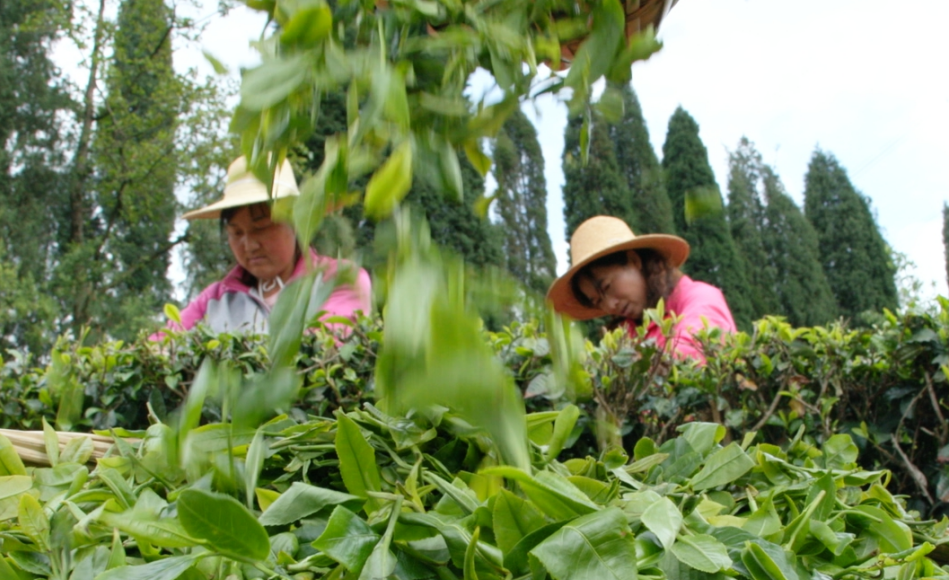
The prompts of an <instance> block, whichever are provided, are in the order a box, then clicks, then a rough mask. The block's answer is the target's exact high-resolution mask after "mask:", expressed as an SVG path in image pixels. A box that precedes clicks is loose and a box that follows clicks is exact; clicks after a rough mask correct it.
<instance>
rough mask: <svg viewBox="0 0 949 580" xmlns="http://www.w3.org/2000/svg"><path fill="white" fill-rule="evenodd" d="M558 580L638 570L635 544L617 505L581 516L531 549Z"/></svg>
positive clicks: (621, 577)
mask: <svg viewBox="0 0 949 580" xmlns="http://www.w3.org/2000/svg"><path fill="white" fill-rule="evenodd" d="M531 554H532V555H533V556H535V557H536V558H537V559H538V560H540V562H541V563H542V564H543V565H544V567H545V568H547V571H548V572H549V573H550V575H551V576H553V577H554V578H555V579H557V580H566V579H567V578H570V579H571V580H607V579H615V580H625V579H627V578H629V577H630V574H631V571H633V570H636V547H635V544H634V543H633V537H632V534H630V533H629V528H628V527H627V525H626V516H624V515H623V512H622V511H620V510H619V509H617V508H614V507H611V508H606V509H604V510H602V511H599V512H596V513H591V514H587V515H585V516H582V517H579V518H577V519H575V520H574V521H572V522H570V523H569V524H567V525H565V526H563V527H562V528H560V529H559V530H557V531H556V532H554V533H553V534H551V535H550V537H549V538H547V539H546V540H544V541H543V542H541V543H540V544H539V545H537V547H535V548H534V549H533V550H531Z"/></svg>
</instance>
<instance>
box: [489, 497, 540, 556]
mask: <svg viewBox="0 0 949 580" xmlns="http://www.w3.org/2000/svg"><path fill="white" fill-rule="evenodd" d="M492 519H493V521H492V523H493V530H494V536H495V538H496V539H497V545H498V547H499V548H501V551H502V552H505V553H507V552H510V551H511V549H512V548H513V547H514V546H515V545H516V544H517V543H518V542H520V541H521V540H522V539H524V537H525V536H527V535H528V534H530V533H531V532H533V531H535V530H537V529H539V528H541V527H543V526H544V524H545V523H546V522H545V521H544V514H543V513H541V511H540V510H538V509H537V508H536V507H534V505H533V504H531V503H530V502H528V501H526V500H524V499H523V498H520V497H518V496H516V495H514V494H513V493H511V492H509V491H507V490H506V489H502V490H501V491H500V493H498V495H497V497H496V498H495V500H494V510H493V511H492Z"/></svg>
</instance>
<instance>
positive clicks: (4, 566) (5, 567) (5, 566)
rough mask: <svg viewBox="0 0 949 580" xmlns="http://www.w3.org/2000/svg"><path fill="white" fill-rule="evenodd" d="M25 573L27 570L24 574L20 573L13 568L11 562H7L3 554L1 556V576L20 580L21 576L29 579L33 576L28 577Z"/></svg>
mask: <svg viewBox="0 0 949 580" xmlns="http://www.w3.org/2000/svg"><path fill="white" fill-rule="evenodd" d="M25 574H26V573H25V572H24V573H23V574H20V573H19V572H17V571H16V570H15V569H14V568H13V566H11V565H10V563H9V562H7V559H6V558H4V557H3V556H0V578H4V579H7V578H9V579H10V580H20V579H21V578H22V579H24V580H28V578H31V577H27V576H26V575H25Z"/></svg>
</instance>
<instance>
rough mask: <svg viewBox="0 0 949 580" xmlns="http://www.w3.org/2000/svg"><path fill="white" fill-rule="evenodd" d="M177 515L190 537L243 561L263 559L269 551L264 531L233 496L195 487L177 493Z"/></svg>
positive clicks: (268, 543) (268, 541)
mask: <svg viewBox="0 0 949 580" xmlns="http://www.w3.org/2000/svg"><path fill="white" fill-rule="evenodd" d="M177 505H178V518H179V519H180V520H181V525H182V526H183V527H184V529H185V531H186V532H188V534H190V535H191V536H193V537H195V538H198V539H200V540H205V541H206V542H207V543H208V547H209V548H211V549H212V550H214V551H216V552H218V553H220V554H222V555H225V556H227V557H229V558H234V559H235V560H240V561H243V562H247V561H255V560H265V559H266V558H267V556H268V555H269V554H270V540H269V538H268V537H267V532H266V530H264V527H263V526H262V525H260V523H259V522H258V521H257V518H255V517H254V516H253V515H252V514H251V513H250V512H248V511H247V509H246V508H245V507H244V506H243V505H241V504H240V503H239V502H238V501H237V500H235V499H234V498H232V497H230V496H227V495H222V494H219V493H211V492H207V491H202V490H199V489H186V490H184V491H183V492H181V494H180V495H179V496H178V502H177Z"/></svg>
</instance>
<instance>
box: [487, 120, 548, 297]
mask: <svg viewBox="0 0 949 580" xmlns="http://www.w3.org/2000/svg"><path fill="white" fill-rule="evenodd" d="M494 163H495V169H494V177H495V179H496V180H497V183H498V190H497V206H496V207H497V212H498V215H499V216H500V220H501V221H500V225H501V226H502V232H503V245H502V250H503V256H504V259H505V260H506V261H507V269H508V271H509V272H511V274H513V275H514V277H516V278H517V279H518V280H520V281H521V282H523V283H524V284H526V285H527V286H528V287H530V288H533V289H534V290H536V291H537V292H545V291H546V290H547V287H548V286H550V283H551V282H552V281H553V279H554V277H555V276H556V273H557V271H556V270H557V262H556V259H555V258H554V250H553V248H552V247H551V244H550V235H549V234H548V233H547V182H546V180H545V179H544V156H543V154H542V153H541V150H540V143H538V141H537V131H536V130H535V129H534V126H533V125H532V124H531V122H530V120H529V119H528V118H527V116H526V115H524V113H523V112H521V111H517V112H515V113H514V114H513V115H511V117H510V118H508V120H507V121H506V122H505V124H504V127H502V129H501V131H500V133H499V134H498V137H497V139H496V141H495V146H494Z"/></svg>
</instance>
